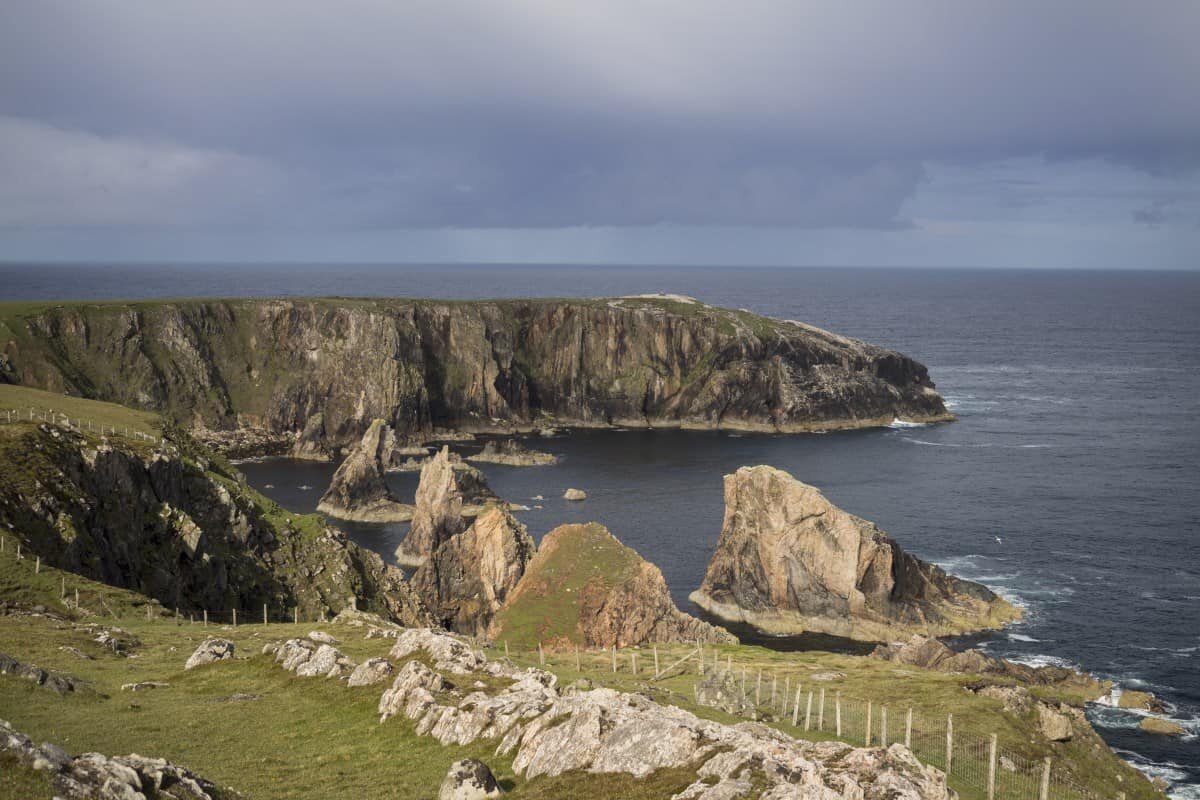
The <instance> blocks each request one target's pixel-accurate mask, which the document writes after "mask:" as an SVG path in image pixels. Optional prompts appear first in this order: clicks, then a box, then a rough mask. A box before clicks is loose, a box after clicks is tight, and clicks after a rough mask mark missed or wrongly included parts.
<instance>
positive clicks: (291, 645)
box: [263, 639, 390, 678]
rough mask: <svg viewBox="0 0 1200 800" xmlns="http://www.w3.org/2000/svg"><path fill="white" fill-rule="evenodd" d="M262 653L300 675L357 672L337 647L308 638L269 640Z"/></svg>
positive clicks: (334, 676)
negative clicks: (270, 641)
mask: <svg viewBox="0 0 1200 800" xmlns="http://www.w3.org/2000/svg"><path fill="white" fill-rule="evenodd" d="M263 652H264V653H267V654H271V655H274V656H275V661H276V663H278V664H279V665H280V666H282V667H283V668H284V669H286V670H287V671H288V672H294V673H296V677H299V678H345V677H347V676H350V675H353V674H356V673H357V671H358V665H357V664H355V663H354V662H353V661H351V660H350V659H349V658H347V657H346V656H345V655H344V654H343V653H342V652H341V651H340V650H338V649H337V648H336V647H334V646H333V645H329V644H319V643H317V642H314V641H312V640H310V639H288V640H287V641H285V642H274V643H270V644H267V645H265V646H264V647H263ZM389 668H390V667H389ZM362 677H364V676H363V675H360V678H362Z"/></svg>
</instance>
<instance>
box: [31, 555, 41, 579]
mask: <svg viewBox="0 0 1200 800" xmlns="http://www.w3.org/2000/svg"><path fill="white" fill-rule="evenodd" d="M41 571H42V557H41V556H38V557H37V561H36V562H34V566H33V574H34V575H37V574H38V573H40V572H41Z"/></svg>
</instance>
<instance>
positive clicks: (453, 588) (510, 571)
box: [411, 505, 536, 636]
mask: <svg viewBox="0 0 1200 800" xmlns="http://www.w3.org/2000/svg"><path fill="white" fill-rule="evenodd" d="M535 549H536V545H534V542H533V538H532V537H531V536H530V535H529V534H528V533H527V532H526V530H525V526H524V525H522V524H521V523H520V522H518V521H517V520H516V518H515V517H513V515H512V514H510V513H509V512H508V511H506V510H505V509H504V508H503V507H501V506H497V505H490V506H488V507H487V508H486V510H484V512H483V513H482V514H480V515H479V516H478V517H476V519H475V522H474V523H473V524H472V525H471V527H470V528H468V529H467V530H466V531H464V532H463V533H460V534H458V535H457V536H452V537H450V538H449V539H447V540H446V541H444V542H442V544H441V545H439V546H438V548H437V549H436V550H435V551H434V552H433V555H432V556H431V557H430V558H429V559H428V560H426V561H425V563H424V564H422V565H421V566H420V567H419V568H418V569H417V571H416V572H415V573H414V574H413V576H412V581H411V583H412V586H413V589H414V590H415V591H416V592H417V594H419V595H420V596H421V599H422V600H423V601H424V602H425V606H426V607H427V608H428V609H429V612H430V614H432V615H433V618H434V619H435V620H436V621H437V622H439V623H440V624H442V625H444V626H445V627H447V628H449V629H450V630H453V631H457V632H458V633H464V634H470V635H474V636H479V635H483V634H485V633H486V632H487V630H488V627H489V626H490V625H491V622H492V618H493V617H494V616H495V614H496V612H497V611H499V610H500V609H501V608H502V607H503V605H504V603H505V601H506V600H507V599H508V596H509V594H510V593H511V592H512V591H513V589H514V588H515V587H516V585H517V582H518V581H519V580H520V579H521V576H522V575H523V574H524V573H525V567H526V565H527V564H528V563H529V561H530V560H531V559H532V558H533V554H534V550H535Z"/></svg>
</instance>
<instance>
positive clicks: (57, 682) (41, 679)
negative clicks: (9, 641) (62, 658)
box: [0, 653, 87, 694]
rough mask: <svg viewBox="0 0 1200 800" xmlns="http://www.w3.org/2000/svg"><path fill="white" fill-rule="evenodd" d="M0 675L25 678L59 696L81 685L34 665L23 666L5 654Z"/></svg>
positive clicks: (0, 664)
mask: <svg viewBox="0 0 1200 800" xmlns="http://www.w3.org/2000/svg"><path fill="white" fill-rule="evenodd" d="M86 657H87V656H85V658H86ZM0 675H12V676H13V677H16V678H24V679H25V680H27V681H30V682H31V683H33V684H34V685H35V686H40V687H42V688H43V689H49V690H50V691H52V692H55V693H57V694H67V693H68V692H73V691H75V690H76V688H78V687H79V686H80V685H81V684H80V682H79V680H78V679H77V678H72V677H71V676H69V675H60V674H58V673H54V672H47V671H46V670H44V669H42V668H41V667H36V666H34V665H33V664H22V663H21V662H20V661H17V660H16V659H15V658H13V657H12V656H9V655H5V654H4V653H0Z"/></svg>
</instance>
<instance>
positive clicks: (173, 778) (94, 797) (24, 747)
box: [0, 720, 237, 800]
mask: <svg viewBox="0 0 1200 800" xmlns="http://www.w3.org/2000/svg"><path fill="white" fill-rule="evenodd" d="M0 756H2V757H4V761H5V762H8V761H9V759H11V760H12V762H15V763H16V764H17V765H19V768H21V769H27V770H35V771H37V772H42V773H44V774H46V775H48V776H49V777H50V782H51V783H52V784H53V790H54V795H55V797H62V798H68V799H69V800H85V798H86V800H150V799H151V798H156V799H157V800H221V798H233V797H236V796H237V795H235V794H234V793H233V792H231V791H229V790H228V789H225V790H219V789H218V788H217V787H216V786H215V785H214V784H212V783H210V782H208V781H206V780H204V779H203V778H201V777H200V776H199V775H196V774H195V773H193V772H191V771H190V770H188V769H185V768H184V767H180V766H178V765H176V764H172V763H170V762H169V761H164V760H163V759H161V758H146V757H145V756H139V755H128V756H113V757H108V756H103V755H101V754H100V753H85V754H84V755H81V756H77V757H75V758H72V757H71V755H70V754H69V753H68V752H67V751H66V750H63V749H62V748H61V747H59V746H58V745H54V744H51V743H50V742H45V743H43V744H41V745H37V744H35V743H34V742H33V740H32V739H30V738H29V737H28V736H25V735H24V734H21V733H18V732H17V731H15V730H13V727H12V726H11V725H9V724H8V723H7V722H5V721H4V720H0ZM8 768H14V769H15V768H17V767H8Z"/></svg>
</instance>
